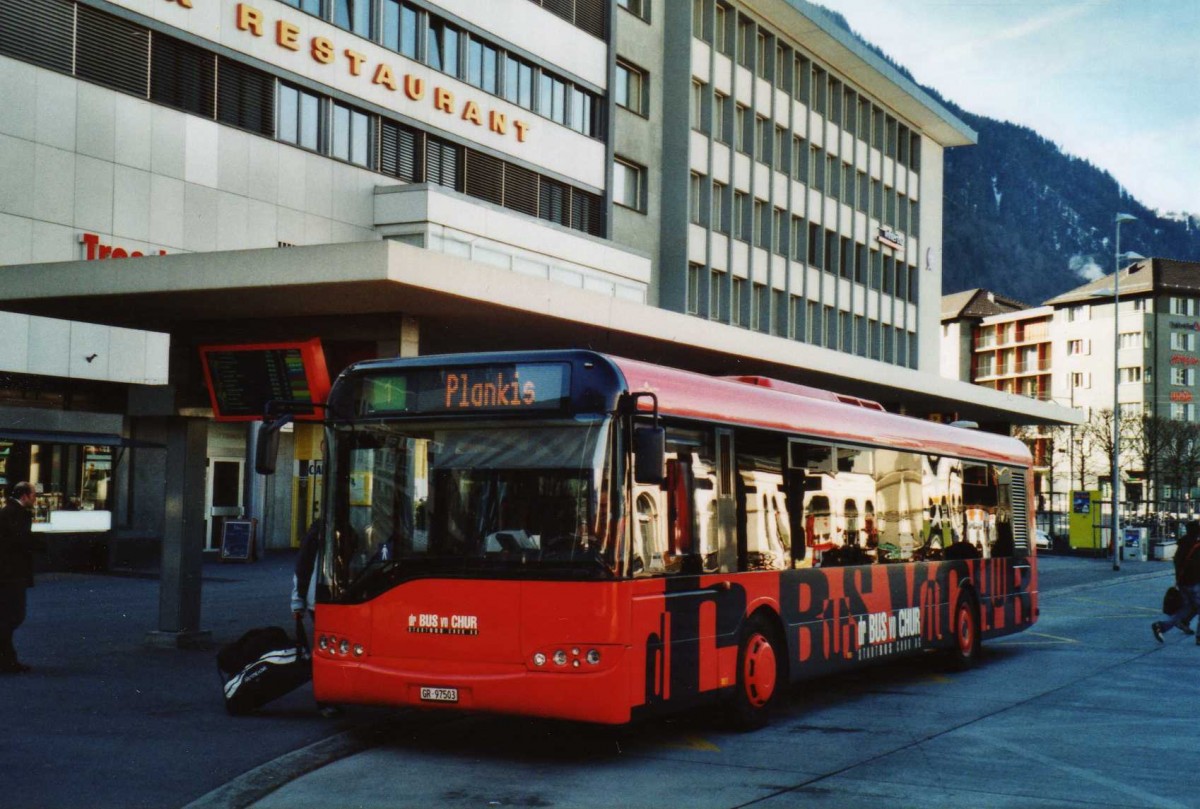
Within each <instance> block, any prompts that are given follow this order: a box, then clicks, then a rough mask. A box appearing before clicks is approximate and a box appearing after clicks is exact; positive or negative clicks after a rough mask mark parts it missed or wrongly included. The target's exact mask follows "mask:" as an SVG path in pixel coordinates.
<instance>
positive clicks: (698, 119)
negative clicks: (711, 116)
mask: <svg viewBox="0 0 1200 809" xmlns="http://www.w3.org/2000/svg"><path fill="white" fill-rule="evenodd" d="M689 112H690V113H691V123H692V129H695V130H697V131H703V130H704V82H700V81H695V80H693V81H692V104H691V108H690V110H689Z"/></svg>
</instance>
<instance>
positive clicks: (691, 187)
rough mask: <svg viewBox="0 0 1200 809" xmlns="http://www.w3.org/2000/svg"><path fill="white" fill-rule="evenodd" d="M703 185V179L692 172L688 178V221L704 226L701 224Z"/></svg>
mask: <svg viewBox="0 0 1200 809" xmlns="http://www.w3.org/2000/svg"><path fill="white" fill-rule="evenodd" d="M701 183H703V178H702V177H701V176H700V175H699V174H697V173H696V172H694V171H693V172H692V173H691V176H689V177H688V221H689V222H691V223H692V224H693V225H699V224H702V222H701V219H702V217H701V210H700V204H701V198H702V194H701V192H700V186H701Z"/></svg>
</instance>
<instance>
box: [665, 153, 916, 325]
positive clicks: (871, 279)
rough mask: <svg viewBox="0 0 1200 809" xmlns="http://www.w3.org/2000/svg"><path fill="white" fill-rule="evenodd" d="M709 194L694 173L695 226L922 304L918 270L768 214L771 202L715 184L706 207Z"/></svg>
mask: <svg viewBox="0 0 1200 809" xmlns="http://www.w3.org/2000/svg"><path fill="white" fill-rule="evenodd" d="M706 192H707V183H706V181H705V178H704V177H702V176H701V175H699V174H695V173H693V174H692V175H691V179H690V187H689V195H690V200H689V208H690V211H691V221H692V223H693V224H697V225H709V226H711V227H712V229H713V230H716V231H718V232H720V233H727V234H730V235H732V236H733V237H734V238H736V239H740V240H741V241H744V242H749V243H751V244H754V245H756V246H757V247H761V248H763V249H764V250H770V251H772V252H774V253H776V254H778V255H781V256H787V257H789V258H791V259H793V260H795V261H805V262H807V263H808V264H809V265H811V266H813V267H817V268H819V269H825V270H828V271H829V272H831V273H836V274H837V275H838V276H839V277H841V278H845V279H847V280H852V281H855V282H857V283H860V284H867V285H868V286H870V287H871V289H876V290H882V291H883V292H886V293H888V294H895V295H897V297H900V298H902V299H904V300H907V301H909V302H910V303H916V302H917V299H918V298H917V294H918V286H919V281H920V278H919V276H918V274H917V272H916V267H914V266H912V265H908V264H905V263H904V262H902V261H900V260H897V259H895V258H893V257H892V256H890V255H884V254H882V253H881V252H880V251H878V250H874V249H870V250H869V249H868V248H867V245H865V244H861V243H858V242H855V241H854V240H852V239H850V238H847V237H845V236H839V235H838V234H837V233H836V232H835V231H833V230H830V229H828V228H822V227H821V226H820V225H818V224H816V223H815V222H806V221H805V220H804V219H803V218H802V217H799V216H793V215H791V214H789V213H788V212H787V211H785V210H784V209H783V208H771V209H770V212H769V213H768V208H769V206H768V204H767V203H766V202H764V201H762V200H759V199H753V198H752V197H751V196H750V195H749V194H747V193H745V192H743V191H737V190H735V191H734V192H733V194H732V198H730V196H729V194H728V187H727V186H725V185H724V184H722V183H717V182H714V183H713V184H712V191H711V195H710V196H711V198H710V200H709V204H707V205H706V204H705V201H704V195H705V193H706ZM727 206H728V207H727ZM706 213H707V214H708V217H707V219H706V218H705V214H706Z"/></svg>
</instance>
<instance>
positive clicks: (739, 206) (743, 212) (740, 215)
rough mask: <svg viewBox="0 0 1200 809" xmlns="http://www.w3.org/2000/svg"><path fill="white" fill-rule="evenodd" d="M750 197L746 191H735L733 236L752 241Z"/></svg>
mask: <svg viewBox="0 0 1200 809" xmlns="http://www.w3.org/2000/svg"><path fill="white" fill-rule="evenodd" d="M749 204H750V197H749V195H748V194H746V192H745V191H734V192H733V237H734V238H735V239H741V240H742V241H745V242H748V241H750V222H749V221H747V220H749V219H750V210H749Z"/></svg>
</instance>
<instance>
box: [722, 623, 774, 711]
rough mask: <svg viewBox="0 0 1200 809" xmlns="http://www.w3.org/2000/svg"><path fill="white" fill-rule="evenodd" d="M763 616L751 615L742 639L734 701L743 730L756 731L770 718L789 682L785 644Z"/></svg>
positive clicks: (739, 641) (741, 636) (734, 709)
mask: <svg viewBox="0 0 1200 809" xmlns="http://www.w3.org/2000/svg"><path fill="white" fill-rule="evenodd" d="M778 638H779V636H778V633H777V632H775V631H774V629H773V628H772V627H771V626H770V625H769V624H768V622H767V621H765V620H763V619H762V618H761V617H758V616H754V617H751V618H750V619H749V620H748V621H746V623H745V624H744V625H743V626H742V631H741V634H740V636H739V638H738V656H737V688H736V691H735V693H734V695H733V700H732V702H731V704H730V713H731V718H732V720H733V724H734V726H735V727H736V728H738V729H739V730H756V729H757V728H761V727H763V726H764V725H766V724H767V722H769V721H770V718H771V714H772V713H773V712H774V710H775V708H776V706H778V704H779V701H780V697H781V695H782V693H783V691H784V688H785V687H786V683H787V666H786V663H785V657H784V655H785V652H784V646H783V643H782V642H781V641H780V640H779V639H778Z"/></svg>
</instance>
